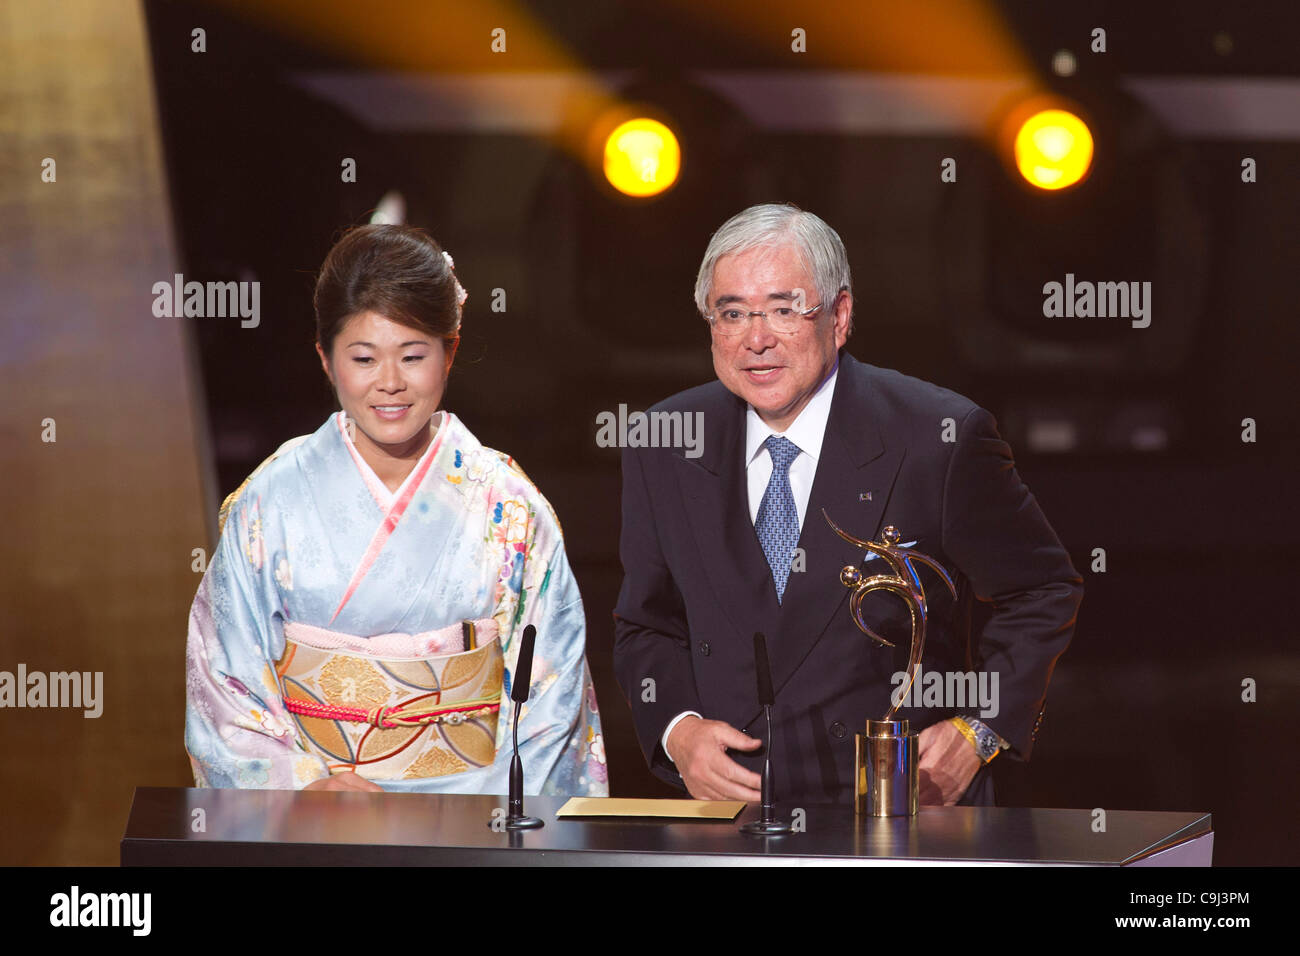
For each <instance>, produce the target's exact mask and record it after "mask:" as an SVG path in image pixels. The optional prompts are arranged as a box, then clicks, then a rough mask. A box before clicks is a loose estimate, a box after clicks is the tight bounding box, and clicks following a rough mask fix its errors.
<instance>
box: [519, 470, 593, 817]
mask: <svg viewBox="0 0 1300 956" xmlns="http://www.w3.org/2000/svg"><path fill="white" fill-rule="evenodd" d="M513 500H514V502H516V503H517V504H518V505H522V506H524V507H526V509H527V519H526V520H527V526H526V527H527V530H526V532H525V534H524V536H523V540H522V541H519V542H518V543H517V544H514V545H513V546H511V545H508V547H511V548H512V550H513V554H512V556H511V557H510V559H509V561H510V564H509V565H507V567H506V568H503V573H502V576H503V578H504V587H503V589H502V592H501V595H500V599H499V601H498V604H497V611H496V614H495V615H494V616H495V617H496V618H497V621H498V623H499V625H500V628H501V634H502V639H503V642H504V643H503V650H504V653H505V666H506V673H505V681H504V687H503V693H502V698H501V703H502V708H501V718H502V719H500V720H499V721H498V722H497V756H496V761H495V764H496V766H497V767H498V768H500V769H501V770H502V771H504V770H505V769H506V768H507V767H508V765H509V763H510V758H511V754H512V753H513V747H512V744H511V738H510V729H511V725H512V721H513V717H514V705H513V703H512V702H511V700H510V689H511V687H512V686H513V683H514V679H515V668H516V665H517V663H518V659H519V648H520V645H521V643H522V639H523V632H524V629H525V628H526V627H527V626H528V625H529V624H532V625H533V626H535V627H536V628H537V643H536V646H535V649H534V653H533V669H532V681H531V684H530V686H529V694H528V700H527V702H526V703H525V704H524V705H523V708H522V711H521V715H520V721H519V754H520V758H521V760H522V761H523V765H524V789H525V791H526V792H527V793H545V794H571V795H577V796H591V797H603V796H608V795H609V783H608V780H609V775H608V772H607V768H606V764H605V741H604V738H603V736H602V735H601V725H600V711H599V709H598V708H597V705H596V690H595V687H594V685H593V684H592V680H591V672H590V670H589V668H588V667H587V656H586V641H587V623H586V613H585V611H584V609H583V606H582V598H581V596H580V595H579V593H578V584H577V581H576V580H575V579H574V577H573V571H572V569H570V567H569V561H568V557H567V556H566V553H565V549H564V538H563V535H562V533H561V531H560V526H559V522H558V521H557V520H556V518H555V515H554V513H553V512H552V511H551V507H550V505H549V504H548V503H547V502H546V500H545V499H544V498H543V497H542V496H541V495H540V493H538V492H537V491H536V489H533V488H531V487H530V488H528V489H526V490H525V491H524V493H523V494H520V495H518V496H517V497H515V498H514V499H513ZM503 517H504V518H505V520H507V521H508V520H509V507H507V508H506V509H505V510H504V514H503ZM507 541H509V536H508V537H507ZM493 775H494V776H495V773H494V774H493ZM506 779H507V778H506V777H505V776H504V773H503V775H502V780H503V781H504V780H506ZM500 792H502V793H504V792H505V790H501V791H500Z"/></svg>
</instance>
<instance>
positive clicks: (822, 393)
mask: <svg viewBox="0 0 1300 956" xmlns="http://www.w3.org/2000/svg"><path fill="white" fill-rule="evenodd" d="M839 372H840V365H839V362H836V363H835V367H834V368H833V369H831V374H830V375H828V376H827V377H826V380H825V381H824V382H822V383H821V385H819V386H818V387H817V391H816V392H814V393H813V397H812V398H810V399H809V400H808V404H807V405H805V406H804V407H803V411H801V412H800V413H799V416H798V417H797V418H796V419H795V420H794V421H793V422H791V423H790V427H789V428H787V429H786V430H785V431H783V432H778V431H777V430H776V429H774V428H773V427H772V426H771V425H769V424H767V422H765V421H763V419H762V418H760V417H759V414H758V412H756V411H754V406H753V405H748V406H746V412H745V478H746V484H747V487H748V490H749V520H750V521H752V522H755V523H757V521H758V508H759V505H761V504H762V503H763V493H764V492H766V491H767V483H768V482H769V481H771V479H772V456H771V455H770V454H768V451H767V449H766V448H765V447H763V443H764V442H765V441H767V439H768V437H769V436H771V435H784V436H785V437H786V438H788V439H790V441H792V442H794V443H795V444H796V445H797V446H798V447H799V454H798V455H797V456H796V457H795V460H794V461H793V462H791V463H790V491H791V492H793V494H794V506H795V509H796V510H797V511H798V512H799V530H800V531H802V530H803V520H804V515H806V514H807V513H808V499H809V498H810V497H811V496H812V486H813V478H814V477H815V476H816V474H817V459H818V458H819V457H821V453H822V439H823V438H825V437H826V422H827V420H828V419H829V418H830V417H831V397H832V396H833V395H834V394H835V379H836V377H838V375H839ZM702 716H703V715H702V714H697V713H696V712H695V711H693V710H686V711H682V713H680V714H678V715H677V716H676V717H674V718H673V719H672V721H671V722H670V723H669V724H668V727H667V728H666V729H665V730H664V734H663V736H662V737H661V738H660V743H661V744H662V745H663V748H664V753H665V754H667V753H668V735H669V734H671V733H672V732H673V728H674V727H676V726H677V724H678V722H679V721H680V720H681V719H682V718H683V717H702ZM668 759H669V760H672V759H673V758H672V755H671V754H669V755H668Z"/></svg>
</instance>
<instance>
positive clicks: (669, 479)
mask: <svg viewBox="0 0 1300 956" xmlns="http://www.w3.org/2000/svg"><path fill="white" fill-rule="evenodd" d="M696 304H697V306H698V308H699V310H700V313H701V314H702V315H703V316H704V317H705V318H706V319H707V320H708V322H709V325H710V328H711V335H712V342H713V345H712V349H713V362H714V369H715V370H716V372H717V376H718V381H716V382H712V383H709V384H708V385H703V386H700V387H698V388H693V389H690V390H688V391H685V392H681V393H679V394H678V395H675V396H673V397H672V398H670V399H668V400H666V401H665V402H663V403H661V404H660V405H658V406H655V408H653V409H651V413H656V412H667V413H682V414H684V415H696V416H697V417H696V419H695V421H699V422H701V423H702V425H703V445H702V448H701V447H699V446H698V445H696V446H693V447H692V449H690V450H689V452H688V451H687V450H683V449H680V448H679V449H672V448H627V449H625V451H624V453H623V528H622V539H621V545H620V554H621V558H622V562H623V569H624V579H623V586H622V590H621V592H620V595H619V600H618V605H617V607H616V608H615V619H616V620H615V646H614V665H615V673H616V675H617V678H618V681H619V684H620V686H621V687H622V689H623V692H624V694H625V695H626V697H627V699H628V701H629V704H630V706H631V707H632V711H633V717H634V720H635V724H636V729H637V735H638V738H639V740H640V743H641V747H642V750H643V752H644V753H645V755H646V759H647V760H648V761H649V763H650V767H651V769H652V771H653V772H654V773H655V774H656V775H657V776H659V777H661V778H662V779H664V780H667V781H669V782H671V783H674V784H676V785H678V786H684V787H685V788H686V789H687V790H688V791H689V792H690V793H691V794H692V795H693V796H695V797H697V798H705V799H710V798H711V799H722V798H730V799H742V800H748V801H756V800H758V799H759V792H758V788H759V776H758V774H757V772H756V770H757V769H758V768H759V767H760V766H761V759H760V756H759V755H760V753H761V747H762V745H763V741H761V740H760V739H757V738H758V736H759V735H760V734H762V733H763V730H764V725H763V722H762V721H761V719H760V718H761V710H760V708H759V705H758V701H757V698H756V691H755V665H754V656H753V654H754V651H753V647H754V645H753V634H754V632H756V631H760V632H762V633H764V634H765V635H766V638H767V646H768V649H769V655H770V658H771V662H772V679H773V684H774V686H775V689H776V706H775V708H774V715H773V733H772V738H773V739H772V740H771V742H770V745H771V747H772V758H773V769H774V773H775V783H774V786H775V791H776V796H777V798H778V799H779V800H781V801H782V802H786V803H787V804H788V803H789V802H790V801H795V802H809V803H814V802H837V803H848V802H850V801H851V799H852V793H853V781H852V769H853V750H854V747H853V736H854V733H855V732H861V730H862V728H863V725H864V723H865V721H866V720H867V718H876V719H879V718H882V717H884V715H885V713H886V711H887V710H888V709H889V708H890V705H891V692H892V693H897V692H898V691H899V690H901V688H900V687H899V681H898V680H897V679H896V678H894V675H896V674H898V673H899V672H900V671H902V670H904V669H905V667H906V656H907V650H908V645H909V635H910V627H909V618H908V614H907V610H906V606H905V605H904V604H903V602H901V601H900V600H898V599H897V598H895V597H893V596H891V595H888V594H873V595H871V596H870V597H868V599H867V601H866V603H865V604H864V616H865V617H866V618H867V620H868V623H869V624H870V626H871V627H872V629H873V630H874V631H875V632H876V633H878V634H881V635H882V636H884V637H886V638H887V639H891V640H893V641H894V643H895V649H894V650H890V649H889V648H887V647H885V646H883V645H881V644H877V643H875V642H873V641H872V640H871V639H870V638H868V637H867V636H866V635H864V634H863V633H862V632H861V631H860V630H859V629H858V627H857V626H856V625H855V623H854V622H853V619H852V617H851V616H850V613H849V608H848V600H847V599H848V596H849V591H848V589H847V588H846V587H845V586H844V584H842V583H841V581H840V570H841V569H842V568H844V567H845V566H847V565H854V566H860V567H861V568H862V571H863V573H864V575H865V574H874V573H880V572H881V571H884V570H885V569H884V567H883V565H884V562H883V561H881V560H879V559H876V560H874V561H873V560H871V558H870V557H869V556H868V555H867V554H866V553H865V552H864V551H863V550H861V549H857V548H855V546H853V545H852V544H849V543H846V542H845V541H844V540H842V539H841V538H839V537H837V536H836V535H835V533H834V532H833V531H832V530H831V528H830V526H829V525H828V524H827V522H826V520H825V519H824V517H823V514H822V512H823V509H824V510H825V512H826V514H827V515H829V516H830V517H831V518H832V519H833V520H834V521H835V523H836V524H838V525H839V526H840V527H841V528H843V529H845V530H846V531H848V532H849V533H851V534H853V535H855V536H856V537H858V538H862V539H871V540H878V536H879V534H880V532H881V529H882V528H884V527H885V526H886V525H893V526H895V527H896V528H897V529H898V530H899V532H900V533H901V536H902V540H901V542H900V543H901V544H904V545H907V546H910V547H912V548H914V549H915V550H917V551H920V552H921V553H923V554H927V555H929V556H931V557H933V558H935V559H936V560H937V561H939V562H940V563H941V564H942V565H943V566H944V567H945V568H946V569H947V570H948V572H949V574H950V575H951V576H952V578H953V581H954V583H955V584H956V586H957V599H956V600H955V601H954V600H953V598H952V596H951V595H950V594H949V592H948V590H947V587H946V585H944V584H942V582H941V581H940V580H939V579H938V578H937V577H935V576H933V575H932V574H931V573H930V572H928V571H926V570H924V569H921V571H920V573H921V577H922V581H923V583H924V585H925V593H926V597H927V600H928V604H929V624H928V630H927V640H926V649H925V656H924V659H923V662H922V667H923V671H924V672H927V673H929V672H935V673H938V674H940V675H941V676H942V675H952V674H959V675H960V674H976V673H978V674H980V675H982V677H983V678H984V687H985V688H988V687H989V686H991V687H992V690H993V691H994V693H993V700H992V706H987V705H988V703H989V701H987V700H983V701H981V702H980V703H976V702H975V701H970V700H966V701H956V700H953V699H952V694H953V693H954V692H955V691H957V690H959V689H961V688H960V687H959V684H958V682H955V681H953V680H952V679H949V680H948V681H947V684H946V686H947V690H948V695H947V696H944V695H943V694H936V695H934V696H933V697H929V696H922V695H920V694H916V696H915V697H914V698H913V699H909V700H906V701H904V703H905V704H910V705H924V706H904V707H902V708H900V709H899V711H898V713H897V716H898V717H903V718H907V719H909V720H911V721H912V726H913V729H919V728H924V729H923V730H921V734H920V748H919V749H920V759H919V766H920V776H921V799H922V802H923V803H931V804H935V803H944V804H953V803H957V802H959V801H960V802H963V803H992V781H991V778H990V777H989V775H988V762H989V761H990V760H992V759H993V757H994V756H996V755H997V754H998V753H999V752H1001V751H1002V750H1006V751H1008V753H1009V754H1010V756H1011V757H1012V758H1013V759H1021V760H1024V759H1028V757H1029V755H1030V750H1031V748H1032V745H1033V741H1034V739H1035V737H1036V736H1037V732H1038V724H1039V722H1040V721H1041V718H1042V711H1043V706H1044V701H1045V698H1046V691H1047V684H1048V681H1049V679H1050V677H1051V673H1052V668H1053V666H1054V665H1055V662H1056V659H1057V658H1058V657H1059V656H1060V654H1061V653H1062V652H1063V651H1064V650H1065V647H1066V645H1067V644H1068V643H1069V641H1070V637H1071V634H1072V632H1073V629H1074V622H1075V616H1076V613H1077V611H1078V606H1079V602H1080V600H1081V598H1082V591H1083V588H1082V581H1081V579H1080V577H1079V575H1078V573H1077V572H1076V571H1075V569H1074V567H1073V565H1072V564H1071V562H1070V558H1069V555H1068V554H1067V553H1066V551H1065V549H1064V548H1063V547H1062V546H1061V543H1060V541H1059V540H1058V539H1057V537H1056V535H1055V533H1054V532H1053V531H1052V529H1051V527H1050V526H1049V525H1048V523H1047V521H1046V519H1045V518H1044V516H1043V514H1042V512H1041V511H1040V510H1039V508H1038V505H1037V503H1036V502H1035V500H1034V497H1033V495H1031V494H1030V492H1029V490H1028V488H1026V487H1025V485H1024V484H1023V483H1022V482H1021V481H1020V478H1019V476H1018V475H1017V474H1016V471H1015V466H1014V463H1013V461H1012V458H1011V452H1010V449H1009V448H1008V446H1007V445H1006V443H1005V442H1003V441H1002V440H1001V438H999V436H998V433H997V429H996V425H995V423H994V421H993V417H992V416H991V415H990V414H989V413H988V412H986V411H984V410H983V409H981V408H979V407H977V406H976V405H975V404H974V403H972V402H970V401H969V400H968V399H966V398H963V397H962V396H960V395H958V394H956V393H954V392H951V391H948V390H946V389H943V388H939V387H938V386H935V385H931V384H929V383H926V382H923V381H920V380H918V379H914V378H910V377H908V376H905V375H902V374H900V373H898V372H894V371H890V370H887V369H881V368H876V367H874V366H871V365H865V364H862V363H860V362H858V361H857V360H855V359H854V358H853V357H852V356H850V355H849V354H848V353H847V352H845V351H843V347H844V344H845V342H846V341H847V339H848V337H849V334H850V332H851V330H852V317H853V297H852V287H851V283H850V276H849V266H848V260H847V256H846V255H845V252H844V246H843V243H842V242H841V241H840V238H839V236H838V235H837V234H836V233H835V231H834V230H833V229H831V228H830V227H829V226H828V225H826V223H824V222H823V221H822V220H821V219H819V218H818V217H816V216H814V215H812V214H811V213H807V212H803V211H801V210H798V209H796V208H795V207H793V206H777V205H764V206H755V207H752V208H750V209H747V210H745V211H744V212H742V213H740V214H738V215H737V216H734V217H733V218H732V219H731V220H729V221H728V222H727V223H725V224H724V225H723V226H722V227H721V228H720V229H719V230H718V232H717V233H715V234H714V237H713V239H712V240H711V242H710V244H709V248H708V250H707V251H706V253H705V257H704V261H703V263H702V265H701V269H700V275H699V279H698V281H697V284H696ZM796 543H797V544H796ZM864 559H865V563H864ZM981 625H982V626H981ZM965 686H966V687H969V686H970V685H969V684H967V685H965ZM982 705H983V706H982ZM750 735H753V736H750ZM1004 759H1006V758H1004Z"/></svg>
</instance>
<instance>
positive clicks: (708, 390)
mask: <svg viewBox="0 0 1300 956" xmlns="http://www.w3.org/2000/svg"><path fill="white" fill-rule="evenodd" d="M743 405H744V402H743V401H741V400H740V399H739V398H737V397H736V396H735V395H733V394H732V393H731V392H729V391H727V388H726V386H724V385H723V384H722V383H721V382H719V381H718V380H717V379H714V380H713V381H712V382H705V383H704V384H703V385H696V386H695V387H694V388H688V389H685V390H683V391H680V392H678V393H677V394H675V395H669V396H668V397H667V398H665V399H664V400H663V401H661V402H657V403H656V404H654V405H651V406H650V407H649V408H648V409H647V410H646V411H647V413H648V414H653V413H654V412H705V413H708V412H723V411H727V410H735V409H736V408H737V407H743Z"/></svg>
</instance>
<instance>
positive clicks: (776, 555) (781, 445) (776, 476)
mask: <svg viewBox="0 0 1300 956" xmlns="http://www.w3.org/2000/svg"><path fill="white" fill-rule="evenodd" d="M763 444H764V446H765V447H766V448H767V454H768V455H769V457H771V459H772V477H771V478H769V479H768V482H767V490H766V491H764V492H763V501H762V503H761V504H760V505H759V506H758V519H757V520H756V521H755V522H754V530H755V531H757V532H758V541H759V544H761V545H762V546H763V554H764V555H765V556H766V557H767V564H768V567H770V568H771V569H772V580H773V581H774V582H775V583H776V603H777V604H780V603H781V597H782V595H784V594H785V583H786V581H787V580H788V579H789V577H790V560H791V558H792V556H793V554H794V549H795V546H796V545H797V544H798V543H799V512H798V511H797V510H795V506H794V492H793V491H791V490H790V464H791V462H793V461H794V460H795V459H796V458H798V457H799V446H798V445H796V444H795V443H794V442H792V441H790V439H788V438H782V437H781V436H780V435H770V436H769V437H768V439H767V441H766V442H764V443H763Z"/></svg>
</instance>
